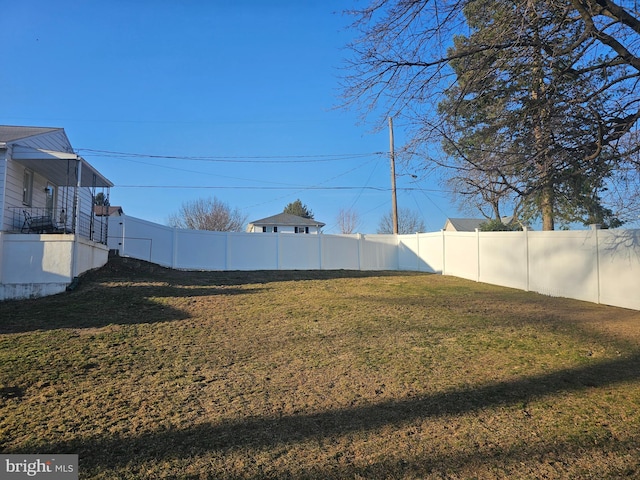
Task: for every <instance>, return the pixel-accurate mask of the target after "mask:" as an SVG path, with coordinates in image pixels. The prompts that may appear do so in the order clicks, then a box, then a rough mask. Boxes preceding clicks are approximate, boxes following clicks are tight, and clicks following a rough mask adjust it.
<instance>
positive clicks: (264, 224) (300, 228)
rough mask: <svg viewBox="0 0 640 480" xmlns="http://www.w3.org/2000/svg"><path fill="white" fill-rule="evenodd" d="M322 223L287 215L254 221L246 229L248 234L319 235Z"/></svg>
mask: <svg viewBox="0 0 640 480" xmlns="http://www.w3.org/2000/svg"><path fill="white" fill-rule="evenodd" d="M324 225H325V224H324V223H322V222H318V221H317V220H314V219H313V218H304V217H299V216H297V215H291V214H289V213H279V214H277V215H273V216H271V217H267V218H262V219H260V220H254V221H253V222H251V223H250V224H249V225H248V227H247V232H249V233H313V234H318V233H321V230H322V227H324Z"/></svg>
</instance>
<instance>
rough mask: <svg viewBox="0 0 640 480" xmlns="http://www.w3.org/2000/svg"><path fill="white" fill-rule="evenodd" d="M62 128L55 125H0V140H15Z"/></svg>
mask: <svg viewBox="0 0 640 480" xmlns="http://www.w3.org/2000/svg"><path fill="white" fill-rule="evenodd" d="M56 130H62V128H55V127H18V126H13V125H0V142H4V143H7V142H15V141H16V140H21V139H23V138H28V137H33V136H34V135H42V134H43V133H50V132H55V131H56Z"/></svg>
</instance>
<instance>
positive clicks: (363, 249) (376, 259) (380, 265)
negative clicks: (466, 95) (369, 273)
mask: <svg viewBox="0 0 640 480" xmlns="http://www.w3.org/2000/svg"><path fill="white" fill-rule="evenodd" d="M361 238H362V240H363V241H362V243H361V244H360V269H361V270H398V252H397V248H398V239H397V238H396V236H394V235H362V237H361Z"/></svg>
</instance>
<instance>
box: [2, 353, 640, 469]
mask: <svg viewBox="0 0 640 480" xmlns="http://www.w3.org/2000/svg"><path fill="white" fill-rule="evenodd" d="M638 379H640V354H636V355H634V356H631V357H627V358H620V359H616V360H611V361H607V362H601V363H598V364H595V365H585V366H581V367H576V368H571V369H566V370H562V371H557V372H552V373H548V374H544V375H537V376H531V377H525V378H519V379H516V380H510V381H503V382H497V383H491V384H487V385H484V386H480V387H477V388H462V389H456V390H451V391H446V392H439V393H435V394H433V395H427V396H420V397H415V398H405V399H401V400H390V401H385V402H380V403H375V404H370V405H363V406H357V407H348V408H342V409H336V410H332V411H327V412H321V413H308V414H296V415H290V416H280V417H271V416H270V417H254V418H243V419H238V420H231V421H227V422H223V423H219V424H203V425H197V426H193V427H190V428H186V429H169V430H165V431H156V432H151V433H147V434H143V435H140V436H136V437H128V436H122V435H114V436H98V437H94V438H88V439H87V438H83V439H77V440H72V441H69V442H51V443H46V442H43V443H41V444H40V445H32V447H37V449H38V451H40V452H42V453H56V452H74V453H78V454H79V455H80V458H81V465H82V466H83V468H89V469H91V468H97V467H99V466H101V465H102V466H104V465H110V466H111V467H114V468H117V467H123V466H124V465H126V464H127V463H128V462H130V461H132V460H135V461H136V462H145V461H153V460H158V459H171V458H184V457H189V456H193V455H202V454H206V453H207V452H211V451H222V452H224V451H229V450H233V449H246V448H253V449H264V448H269V447H274V446H279V445H287V444H292V443H298V442H304V441H308V440H312V439H316V440H329V439H331V438H335V437H337V436H341V435H345V434H349V433H353V432H361V431H371V430H377V429H380V428H382V427H387V426H394V425H396V426H401V425H406V424H408V423H411V422H416V421H418V420H420V419H423V418H430V417H443V416H452V415H461V414H466V413H470V412H477V411H481V410H483V409H486V408H496V407H503V406H509V405H521V404H526V403H529V402H532V401H534V400H536V399H540V398H542V397H546V396H549V395H556V394H561V393H570V392H579V391H583V390H586V389H593V388H603V387H607V386H611V385H614V384H617V383H621V382H629V381H637V380H638ZM168 446H169V448H168ZM5 453H25V452H21V451H19V450H16V451H7V452H5ZM525 454H527V452H526V451H525V450H522V451H519V450H516V451H514V452H504V453H502V454H501V455H505V456H507V457H509V458H518V457H519V456H522V455H525ZM449 460H451V459H449ZM454 460H455V461H457V462H458V463H464V462H468V461H470V460H469V459H464V458H458V459H454ZM381 468H383V469H390V468H391V467H390V466H389V465H387V466H384V465H381Z"/></svg>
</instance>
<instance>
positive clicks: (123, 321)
mask: <svg viewBox="0 0 640 480" xmlns="http://www.w3.org/2000/svg"><path fill="white" fill-rule="evenodd" d="M260 290H261V289H260V288H252V289H249V288H244V289H240V288H221V287H213V286H212V287H201V288H185V287H183V286H181V285H160V286H158V285H144V284H142V285H126V284H125V285H116V286H105V285H92V286H85V288H84V289H80V290H78V291H75V292H72V293H63V294H60V295H53V296H50V297H44V298H37V299H30V300H14V301H8V302H2V303H0V334H12V333H26V332H32V331H36V330H56V329H60V328H101V327H105V326H107V325H112V324H117V325H132V324H138V323H158V322H168V321H175V320H185V319H187V318H190V317H191V314H190V313H189V311H188V310H187V308H186V306H187V305H188V301H189V299H190V298H193V297H204V296H211V297H215V296H217V295H225V296H229V295H251V294H253V293H257V292H259V291H260ZM165 297H178V298H180V297H182V298H184V299H185V301H186V302H187V303H186V304H185V309H180V308H175V307H172V306H170V305H167V304H165V303H162V302H159V301H156V300H154V298H156V299H157V298H165Z"/></svg>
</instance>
